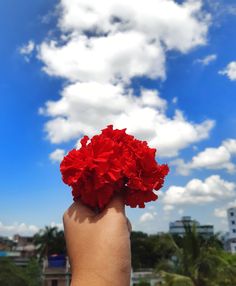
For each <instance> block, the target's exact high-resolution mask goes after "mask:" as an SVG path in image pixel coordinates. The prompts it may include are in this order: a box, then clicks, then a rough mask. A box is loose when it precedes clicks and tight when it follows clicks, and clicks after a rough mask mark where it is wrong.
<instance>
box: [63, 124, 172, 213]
mask: <svg viewBox="0 0 236 286" xmlns="http://www.w3.org/2000/svg"><path fill="white" fill-rule="evenodd" d="M80 142H81V148H80V149H79V150H76V149H73V150H71V151H70V152H69V153H68V155H66V156H65V157H64V159H63V160H62V162H61V165H60V170H61V173H62V178H63V181H64V183H65V184H67V185H69V186H71V187H72V195H73V197H74V200H75V201H76V200H81V201H82V202H83V203H84V204H86V205H88V206H90V207H92V208H99V209H102V208H104V206H106V205H107V204H108V202H109V201H110V199H111V198H112V196H113V195H114V194H115V193H121V194H122V195H123V197H124V201H125V204H126V205H129V206H131V207H137V206H139V207H140V208H144V206H145V205H144V203H145V202H149V201H155V200H156V199H157V198H158V197H157V195H156V194H155V193H154V192H153V190H158V189H160V188H161V187H162V185H163V183H164V178H165V176H166V175H167V174H168V172H169V168H168V166H167V165H159V164H158V163H157V162H156V160H155V153H156V149H152V148H149V147H148V145H147V142H146V141H140V140H137V139H135V138H134V137H133V136H131V135H128V134H126V129H122V130H118V129H115V130H114V129H113V126H112V125H109V126H108V127H107V128H106V129H103V130H102V133H101V134H100V135H95V136H94V137H92V138H91V140H89V138H88V136H84V138H83V139H82V140H81V141H80Z"/></svg>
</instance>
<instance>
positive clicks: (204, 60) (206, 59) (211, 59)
mask: <svg viewBox="0 0 236 286" xmlns="http://www.w3.org/2000/svg"><path fill="white" fill-rule="evenodd" d="M216 59H217V55H216V54H211V55H208V56H206V57H204V58H202V59H197V60H196V61H195V62H196V63H199V64H201V65H203V66H208V65H209V64H210V63H212V62H214V61H215V60H216Z"/></svg>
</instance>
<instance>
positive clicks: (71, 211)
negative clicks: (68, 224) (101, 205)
mask: <svg viewBox="0 0 236 286" xmlns="http://www.w3.org/2000/svg"><path fill="white" fill-rule="evenodd" d="M95 215H96V213H95V212H94V211H92V210H91V209H90V208H88V207H86V206H85V205H84V204H83V203H81V202H74V203H73V204H72V205H71V206H70V207H69V208H68V209H67V210H66V211H65V213H64V215H63V222H65V220H66V218H68V217H69V218H70V219H74V220H79V221H83V220H85V219H86V218H92V217H94V216H95Z"/></svg>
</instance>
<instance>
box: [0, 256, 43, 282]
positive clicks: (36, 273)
mask: <svg viewBox="0 0 236 286" xmlns="http://www.w3.org/2000/svg"><path fill="white" fill-rule="evenodd" d="M0 285H1V286H41V285H42V282H41V270H40V265H39V263H38V262H37V261H36V260H31V261H30V262H29V264H28V265H27V266H26V267H25V268H23V267H18V266H16V265H15V264H14V262H12V261H11V260H10V259H8V258H2V259H0Z"/></svg>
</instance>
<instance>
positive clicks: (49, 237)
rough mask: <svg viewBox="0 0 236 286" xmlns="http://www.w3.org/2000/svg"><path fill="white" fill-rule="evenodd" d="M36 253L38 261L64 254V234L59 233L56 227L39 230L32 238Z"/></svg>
mask: <svg viewBox="0 0 236 286" xmlns="http://www.w3.org/2000/svg"><path fill="white" fill-rule="evenodd" d="M34 244H35V245H36V252H37V254H38V255H39V258H40V260H41V259H42V258H43V257H47V256H49V255H52V254H65V252H66V244H65V239H64V232H63V231H59V230H58V228H57V227H48V226H46V227H45V229H41V230H40V231H39V232H38V233H36V234H35V236H34Z"/></svg>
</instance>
